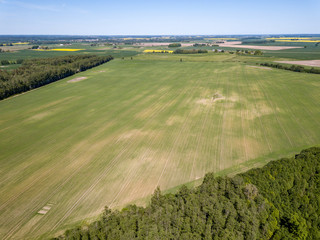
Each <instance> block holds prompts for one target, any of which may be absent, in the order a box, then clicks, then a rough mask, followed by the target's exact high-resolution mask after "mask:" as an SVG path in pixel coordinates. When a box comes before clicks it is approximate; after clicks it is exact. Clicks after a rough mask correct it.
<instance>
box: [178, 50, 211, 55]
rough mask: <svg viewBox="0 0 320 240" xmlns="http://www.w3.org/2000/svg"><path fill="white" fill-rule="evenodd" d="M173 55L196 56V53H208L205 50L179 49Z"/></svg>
mask: <svg viewBox="0 0 320 240" xmlns="http://www.w3.org/2000/svg"><path fill="white" fill-rule="evenodd" d="M173 53H175V54H195V53H208V51H207V50H204V49H177V50H175V51H174V52H173Z"/></svg>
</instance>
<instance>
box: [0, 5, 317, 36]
mask: <svg viewBox="0 0 320 240" xmlns="http://www.w3.org/2000/svg"><path fill="white" fill-rule="evenodd" d="M319 12H320V1H318V0H306V1H303V2H302V1H298V0H290V1H289V0H283V1H275V0H270V1H264V2H261V1H253V0H243V1H239V0H226V1H217V0H213V1H209V0H200V1H190V0H187V1H181V0H176V1H169V0H164V1H162V2H161V3H160V2H159V1H146V0H136V1H129V0H124V1H121V2H116V1H101V0H94V1H90V2H88V1H84V0H78V1H75V0H69V1H66V0H56V1H52V0H48V1H40V0H29V1H23V0H19V1H15V0H0V34H1V35H10V34H41V35H47V34H50V35H60V34H61V35H210V34H216V35H227V34H318V33H320V31H319V30H320V28H319V25H318V23H319Z"/></svg>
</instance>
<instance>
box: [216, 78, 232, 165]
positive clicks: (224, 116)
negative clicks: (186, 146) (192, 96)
mask: <svg viewBox="0 0 320 240" xmlns="http://www.w3.org/2000/svg"><path fill="white" fill-rule="evenodd" d="M228 78H229V76H226V81H225V85H226V101H225V102H224V104H223V106H224V107H223V114H222V118H221V124H220V125H221V136H220V138H219V139H220V144H219V146H220V148H219V150H220V151H219V158H218V159H219V161H218V162H219V169H218V171H221V170H222V169H223V168H221V159H222V158H223V152H224V145H223V141H224V139H225V133H224V132H225V126H224V122H225V119H226V114H227V110H226V109H227V108H226V106H227V104H228V100H229V97H230V96H229V83H228V81H227V80H228ZM217 153H218V152H217Z"/></svg>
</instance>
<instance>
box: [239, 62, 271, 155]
mask: <svg viewBox="0 0 320 240" xmlns="http://www.w3.org/2000/svg"><path fill="white" fill-rule="evenodd" d="M243 72H244V76H245V79H246V81H245V82H246V84H247V88H246V89H249V84H248V73H247V71H246V69H245V67H243ZM256 90H258V89H257V88H256ZM249 92H250V91H249ZM253 104H254V108H255V109H256V110H257V109H258V108H257V103H256V98H255V97H253ZM258 119H259V123H260V129H261V131H262V132H263V135H264V139H265V141H266V143H267V145H268V149H269V153H271V152H272V150H271V145H270V142H269V140H268V138H267V135H266V131H265V127H264V126H263V124H262V121H261V117H260V114H258Z"/></svg>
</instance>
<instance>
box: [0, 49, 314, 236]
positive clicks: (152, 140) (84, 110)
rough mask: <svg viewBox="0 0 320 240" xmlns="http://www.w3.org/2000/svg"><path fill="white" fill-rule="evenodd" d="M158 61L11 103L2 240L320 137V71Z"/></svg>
mask: <svg viewBox="0 0 320 240" xmlns="http://www.w3.org/2000/svg"><path fill="white" fill-rule="evenodd" d="M150 58H151V59H152V60H150V59H149V60H148V59H147V56H141V57H136V58H135V59H134V60H125V61H123V60H115V61H112V62H110V63H108V64H105V65H102V66H99V67H97V68H95V69H92V70H89V71H87V72H85V73H81V74H78V75H77V76H76V78H78V79H84V78H87V79H86V80H85V81H77V83H76V84H70V83H68V81H69V80H73V79H75V78H74V77H70V78H68V79H66V80H63V81H59V82H56V83H53V84H50V85H48V86H45V87H43V88H40V89H39V90H38V91H34V92H30V93H27V94H24V95H21V96H18V97H15V98H12V99H9V100H7V101H2V102H0V110H1V113H2V118H1V120H0V139H1V142H0V149H5V151H3V152H2V154H1V156H0V171H1V172H0V173H1V175H0V193H1V194H0V210H1V211H0V225H1V229H0V238H1V239H10V238H11V239H16V238H34V237H36V236H41V234H43V233H45V232H48V231H51V232H52V233H54V232H56V231H59V230H61V229H65V228H66V226H68V225H70V224H73V223H75V222H77V221H79V220H80V219H83V218H90V217H93V216H96V215H97V214H99V213H100V212H101V210H102V209H103V207H104V206H106V205H108V206H111V207H117V206H123V205H124V204H126V203H129V202H132V201H135V200H137V199H140V198H143V197H146V196H149V195H150V194H151V193H152V192H153V190H154V189H155V187H156V186H157V185H160V187H161V189H162V190H165V189H168V188H171V187H174V186H177V185H179V184H183V183H185V182H188V181H192V180H195V179H198V178H201V177H203V175H204V174H205V173H206V172H209V171H215V172H217V173H218V172H219V171H223V170H226V169H228V168H232V167H235V166H236V167H239V168H240V169H241V168H243V169H245V168H247V166H246V165H245V163H246V162H249V161H252V163H253V165H254V166H257V165H255V164H259V161H260V160H261V159H270V158H273V157H274V156H283V155H286V154H290V153H292V152H295V151H298V150H300V149H302V148H304V147H305V146H309V145H312V144H316V143H319V142H320V125H319V124H318V122H317V119H320V112H319V109H320V106H319V103H318V101H316V100H317V99H318V98H319V95H320V93H319V90H318V89H319V76H317V75H311V74H300V73H294V72H289V71H281V70H277V69H274V70H272V71H266V70H264V69H259V68H252V67H248V66H246V65H242V64H241V63H230V62H229V63H228V62H218V61H216V62H180V61H179V60H176V58H174V56H173V57H171V55H169V57H168V61H165V60H164V59H161V61H157V60H156V59H155V58H154V56H151V55H150ZM289 82H290V85H288V83H289ZM275 89H276V90H275ZM275 91H276V92H275ZM215 96H219V99H218V100H215V101H213V98H215ZM48 203H50V204H52V207H51V208H50V210H49V211H46V214H37V213H38V212H39V211H42V212H41V213H44V212H45V210H46V209H44V207H46V206H48Z"/></svg>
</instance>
